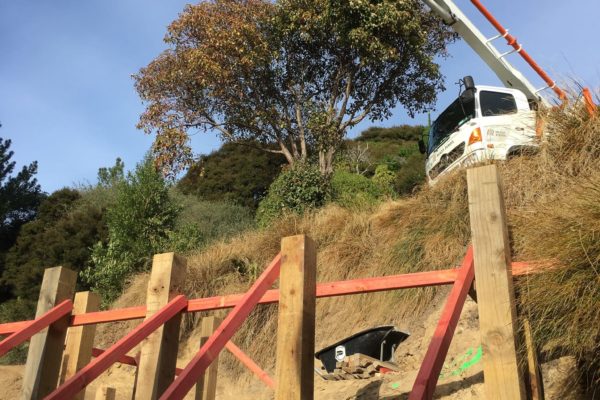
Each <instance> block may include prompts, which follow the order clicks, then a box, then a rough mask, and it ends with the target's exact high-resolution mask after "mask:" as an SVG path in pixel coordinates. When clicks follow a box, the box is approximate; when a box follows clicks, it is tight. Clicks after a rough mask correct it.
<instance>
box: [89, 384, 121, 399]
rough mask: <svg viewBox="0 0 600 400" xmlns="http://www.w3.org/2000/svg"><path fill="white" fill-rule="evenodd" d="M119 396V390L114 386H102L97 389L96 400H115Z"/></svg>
mask: <svg viewBox="0 0 600 400" xmlns="http://www.w3.org/2000/svg"><path fill="white" fill-rule="evenodd" d="M116 398H117V390H116V389H115V388H113V387H108V386H100V387H99V388H98V390H96V396H95V397H94V399H95V400H115V399H116Z"/></svg>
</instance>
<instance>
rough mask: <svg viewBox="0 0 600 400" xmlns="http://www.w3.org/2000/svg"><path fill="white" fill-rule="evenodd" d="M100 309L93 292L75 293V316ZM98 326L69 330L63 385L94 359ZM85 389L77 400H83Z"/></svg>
mask: <svg viewBox="0 0 600 400" xmlns="http://www.w3.org/2000/svg"><path fill="white" fill-rule="evenodd" d="M99 309H100V296H99V295H98V294H97V293H92V292H77V293H75V301H74V302H73V314H84V313H87V312H91V311H98V310H99ZM95 334H96V325H86V326H72V327H70V328H69V329H68V330H67V342H66V345H65V351H64V355H63V362H62V369H61V373H60V379H59V382H60V383H63V382H64V381H66V380H67V379H69V378H70V377H72V376H73V375H75V373H76V372H77V371H79V370H80V369H81V368H83V367H84V366H85V365H86V364H87V363H89V362H90V360H91V359H92V347H93V346H94V336H95ZM84 397H85V389H83V390H82V391H81V392H79V393H78V394H77V396H75V400H83V398H84Z"/></svg>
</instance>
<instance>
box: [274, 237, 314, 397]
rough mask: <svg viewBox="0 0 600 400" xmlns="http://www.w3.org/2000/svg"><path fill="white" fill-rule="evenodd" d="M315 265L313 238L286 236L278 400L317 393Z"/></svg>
mask: <svg viewBox="0 0 600 400" xmlns="http://www.w3.org/2000/svg"><path fill="white" fill-rule="evenodd" d="M316 267H317V253H316V248H315V243H314V242H313V241H312V239H310V238H309V237H307V236H304V235H298V236H291V237H286V238H283V240H282V241H281V275H280V278H279V296H280V297H279V319H278V325H277V353H276V354H277V361H276V369H275V373H276V378H275V380H276V382H277V383H276V385H277V388H276V391H275V399H276V400H311V399H312V398H313V396H314V393H313V392H314V371H313V368H314V360H313V357H314V352H315V298H316V270H317V268H316Z"/></svg>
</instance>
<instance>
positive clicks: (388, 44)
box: [135, 0, 456, 175]
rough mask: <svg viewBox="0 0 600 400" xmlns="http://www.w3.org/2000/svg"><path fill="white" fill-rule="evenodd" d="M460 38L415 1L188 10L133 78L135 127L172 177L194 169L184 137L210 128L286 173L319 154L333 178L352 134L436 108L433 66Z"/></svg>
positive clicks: (230, 0)
mask: <svg viewBox="0 0 600 400" xmlns="http://www.w3.org/2000/svg"><path fill="white" fill-rule="evenodd" d="M455 37H456V36H455V34H453V33H451V30H450V28H449V27H447V26H446V25H444V24H443V23H442V21H441V20H440V19H439V18H437V17H435V16H434V15H433V14H432V13H431V11H430V10H428V9H427V8H426V7H425V6H424V4H422V3H421V2H419V1H417V0H400V1H391V0H383V1H378V2H335V1H329V0H308V1H298V0H279V1H275V2H271V1H265V0H251V1H245V2H240V1H237V0H214V1H205V2H201V3H199V4H197V5H190V6H188V7H186V9H185V10H184V11H183V12H182V13H181V14H180V16H179V18H178V19H177V20H175V21H174V22H173V23H172V24H171V25H170V26H169V28H168V33H167V35H166V37H165V41H166V43H167V45H168V46H169V48H168V50H166V51H164V52H163V53H161V54H160V55H159V56H158V57H156V59H154V60H153V61H152V62H151V63H150V64H149V65H148V66H147V67H145V68H142V69H141V70H140V72H139V73H138V74H137V75H136V76H135V79H136V89H137V91H138V93H139V95H140V97H141V98H142V100H143V101H144V102H145V104H146V111H145V112H144V113H143V114H142V116H141V118H140V123H139V126H140V127H141V128H143V129H144V130H145V132H146V133H153V134H156V136H155V141H154V145H153V153H154V155H155V156H156V159H157V163H158V164H159V165H160V167H161V168H162V169H163V171H164V172H165V173H167V174H170V173H174V172H175V173H176V172H177V171H179V170H181V169H182V168H183V167H184V166H186V165H189V164H190V163H191V161H192V149H191V148H190V145H189V137H188V132H190V131H194V130H200V131H203V130H207V129H210V130H215V131H217V132H219V133H220V135H221V137H222V138H223V140H225V141H240V140H247V139H252V140H255V141H257V142H260V143H262V144H263V145H267V146H269V147H268V148H269V150H270V151H275V152H278V153H280V154H282V155H283V156H284V157H285V158H286V160H287V162H288V163H289V164H290V166H293V164H295V163H297V162H306V161H307V160H308V159H310V158H314V159H315V160H318V161H317V164H318V166H319V169H320V171H321V173H322V174H324V175H329V174H331V173H332V172H333V165H334V161H335V153H336V151H337V150H338V148H339V146H340V145H341V144H342V141H343V139H344V137H345V135H346V133H347V131H348V129H350V128H352V127H353V126H355V125H356V124H358V123H359V122H361V121H362V120H364V119H365V118H369V119H370V120H372V121H375V120H382V119H385V118H387V117H389V116H390V115H391V110H392V109H393V108H394V107H395V106H396V105H402V106H403V107H404V108H405V109H406V110H407V111H408V113H409V114H410V115H414V113H415V112H422V111H426V110H428V109H431V107H432V105H433V103H434V101H435V98H436V93H437V92H438V91H439V90H441V89H443V79H442V76H441V74H440V71H439V67H438V65H437V64H436V62H435V60H436V57H439V56H442V57H444V56H445V55H446V46H447V44H448V43H449V42H451V41H452V40H453V39H454V38H455ZM273 143H275V145H276V149H275V150H274V149H272V148H270V146H271V145H272V144H273Z"/></svg>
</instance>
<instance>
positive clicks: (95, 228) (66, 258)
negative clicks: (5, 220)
mask: <svg viewBox="0 0 600 400" xmlns="http://www.w3.org/2000/svg"><path fill="white" fill-rule="evenodd" d="M105 236H106V226H105V223H104V220H103V212H102V210H101V209H99V208H97V207H94V206H92V205H90V204H82V203H81V194H80V193H79V192H77V191H76V190H73V189H61V190H59V191H56V192H54V193H52V194H51V195H50V196H49V197H48V198H47V199H45V200H44V201H43V202H42V204H41V205H40V207H39V212H38V215H37V218H36V219H35V220H33V221H31V222H28V223H27V224H25V225H23V227H22V229H21V232H20V234H19V237H18V239H17V241H16V243H15V245H14V246H13V247H12V248H11V249H10V251H9V252H8V254H7V257H6V271H5V273H4V275H3V278H2V281H3V283H4V284H5V285H7V286H8V287H10V288H11V293H12V295H13V296H14V297H17V298H21V299H23V300H26V301H31V302H33V303H35V301H36V299H37V297H38V295H39V289H40V284H41V281H42V276H43V273H44V269H45V268H48V267H55V266H58V265H62V266H64V267H67V268H70V269H73V270H75V271H79V270H81V269H83V268H84V267H85V266H86V265H87V264H88V260H89V258H90V253H91V252H90V248H91V247H92V246H93V245H94V244H95V243H97V242H98V241H99V240H102V239H103V238H104V237H105ZM32 309H33V307H32Z"/></svg>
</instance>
